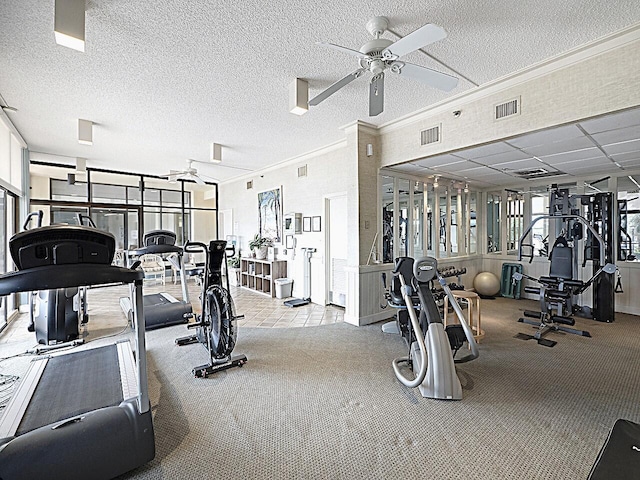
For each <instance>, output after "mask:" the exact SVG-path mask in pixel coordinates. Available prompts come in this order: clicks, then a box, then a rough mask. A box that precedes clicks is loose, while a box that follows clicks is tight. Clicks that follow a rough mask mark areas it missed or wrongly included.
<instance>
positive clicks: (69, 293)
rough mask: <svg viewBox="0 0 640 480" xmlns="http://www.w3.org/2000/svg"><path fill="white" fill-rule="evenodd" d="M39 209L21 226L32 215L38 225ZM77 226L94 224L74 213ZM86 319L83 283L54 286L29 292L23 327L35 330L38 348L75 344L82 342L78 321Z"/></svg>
mask: <svg viewBox="0 0 640 480" xmlns="http://www.w3.org/2000/svg"><path fill="white" fill-rule="evenodd" d="M42 217H43V212H42V210H38V211H35V212H31V213H30V214H29V215H27V218H26V219H25V221H24V224H23V226H22V229H23V230H24V231H26V230H28V229H29V224H30V223H31V221H32V220H33V219H34V218H35V219H36V226H37V227H38V228H40V227H42ZM76 219H77V223H78V225H80V226H84V225H85V221H86V226H89V227H92V228H96V225H95V223H93V220H91V218H90V217H88V216H86V215H82V214H80V213H78V214H77V217H76ZM88 321H89V315H88V314H87V289H86V287H69V288H56V289H51V290H40V291H34V292H31V295H30V301H29V325H28V327H27V330H29V331H30V332H35V334H36V340H37V341H38V343H39V344H40V345H42V346H40V345H39V346H38V348H37V350H38V351H39V352H43V351H48V350H53V349H57V348H64V347H68V346H76V345H80V344H82V343H84V339H83V338H79V337H80V329H79V327H80V326H81V325H86V324H87V322H88Z"/></svg>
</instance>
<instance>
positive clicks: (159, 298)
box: [142, 293, 172, 308]
mask: <svg viewBox="0 0 640 480" xmlns="http://www.w3.org/2000/svg"><path fill="white" fill-rule="evenodd" d="M167 303H172V302H171V301H170V300H169V299H168V298H166V297H165V296H164V295H162V294H160V293H152V294H151V295H145V296H143V297H142V304H143V305H144V307H145V308H147V307H153V306H155V305H165V304H167Z"/></svg>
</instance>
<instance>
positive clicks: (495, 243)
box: [487, 192, 502, 253]
mask: <svg viewBox="0 0 640 480" xmlns="http://www.w3.org/2000/svg"><path fill="white" fill-rule="evenodd" d="M501 204H502V196H501V194H500V192H489V193H487V253H497V252H500V251H502V249H501V245H500V208H501Z"/></svg>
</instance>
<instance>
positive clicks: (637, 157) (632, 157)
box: [611, 151, 640, 164]
mask: <svg viewBox="0 0 640 480" xmlns="http://www.w3.org/2000/svg"><path fill="white" fill-rule="evenodd" d="M611 158H613V159H614V160H615V161H616V162H631V161H637V162H638V163H639V164H640V151H638V152H627V153H618V154H615V155H611Z"/></svg>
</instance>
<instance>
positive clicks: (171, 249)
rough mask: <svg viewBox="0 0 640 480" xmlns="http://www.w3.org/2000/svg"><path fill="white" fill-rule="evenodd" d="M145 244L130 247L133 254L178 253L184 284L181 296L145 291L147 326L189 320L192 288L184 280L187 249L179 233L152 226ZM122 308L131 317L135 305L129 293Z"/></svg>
mask: <svg viewBox="0 0 640 480" xmlns="http://www.w3.org/2000/svg"><path fill="white" fill-rule="evenodd" d="M142 243H143V245H144V246H143V247H142V248H138V249H136V250H131V251H129V256H130V257H134V258H135V257H139V256H141V255H144V254H146V253H152V254H155V255H166V254H171V253H176V254H177V255H178V262H179V263H180V277H181V279H180V281H181V284H182V300H178V299H176V298H175V297H173V296H172V295H170V294H168V293H166V292H161V293H153V294H150V295H144V297H143V298H144V323H145V327H146V329H147V330H154V329H156V328H162V327H170V326H171V325H178V324H181V323H187V322H188V321H189V318H190V316H191V314H192V308H191V303H189V291H188V289H187V283H186V282H185V270H184V261H183V259H182V256H183V254H184V251H183V249H182V248H181V247H178V246H177V245H176V234H175V233H173V232H171V231H169V230H152V231H150V232H147V233H145V234H144V237H143V241H142ZM120 307H121V308H122V311H123V312H124V314H125V315H126V316H127V318H128V319H129V320H131V316H132V311H133V310H132V308H131V301H130V299H129V297H123V298H121V299H120Z"/></svg>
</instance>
